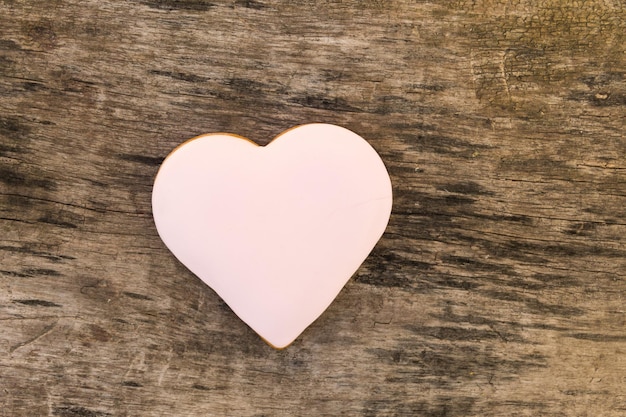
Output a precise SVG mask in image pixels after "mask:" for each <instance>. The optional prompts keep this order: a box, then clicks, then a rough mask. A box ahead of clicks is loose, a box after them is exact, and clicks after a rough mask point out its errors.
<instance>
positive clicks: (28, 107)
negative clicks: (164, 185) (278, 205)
mask: <svg viewBox="0 0 626 417" xmlns="http://www.w3.org/2000/svg"><path fill="white" fill-rule="evenodd" d="M296 3H297V4H296ZM625 45H626V4H624V2H623V1H621V0H608V1H599V0H598V1H571V2H570V1H560V0H551V1H545V2H534V1H530V0H521V1H504V0H502V1H499V0H493V1H487V0H478V1H475V0H473V1H470V0H449V1H428V0H425V1H409V0H401V1H380V0H369V1H354V0H348V1H327V0H322V1H310V0H309V1H302V2H292V1H279V0H267V1H260V0H259V1H255V0H244V1H240V0H237V1H222V0H213V1H210V2H209V1H206V0H132V1H130V0H129V1H121V0H116V1H113V0H111V1H99V0H67V1H60V0H42V1H37V2H35V1H32V2H31V1H20V0H2V1H0V416H7V417H8V416H11V417H13V416H61V417H74V416H83V417H96V416H97V417H101V416H429V417H435V416H448V417H449V416H594V417H596V416H623V415H626V332H625V330H626V306H625V304H624V303H625V297H624V295H625V293H626V272H625V271H626V137H625V133H626V127H625V125H626V121H625V120H626V46H625ZM309 122H328V123H334V124H338V125H342V126H345V127H347V128H349V129H351V130H353V131H355V132H357V133H359V134H361V135H362V136H364V137H365V138H366V139H367V140H368V141H369V142H370V143H371V144H372V146H374V147H375V148H376V149H377V151H378V152H379V153H380V155H381V156H382V158H383V159H384V161H385V163H386V164H387V167H388V169H389V172H390V175H391V178H392V181H393V186H394V193H395V200H394V210H393V214H392V217H391V221H390V224H389V227H388V230H387V233H386V234H385V235H384V237H383V238H382V240H381V241H380V242H379V244H378V245H377V247H376V248H375V249H374V251H373V253H372V254H371V256H370V257H369V258H368V260H367V261H366V262H365V263H364V264H363V266H362V267H361V268H360V269H359V271H358V272H357V273H356V275H355V276H354V277H353V278H352V279H351V280H350V282H349V283H348V285H347V286H346V287H345V288H344V290H343V291H342V292H341V294H340V295H339V297H338V298H337V299H336V300H335V302H334V303H333V304H332V305H331V307H330V308H329V309H328V310H327V311H326V312H325V313H324V315H323V316H322V317H321V318H320V319H319V320H317V321H316V322H315V323H314V324H313V325H312V326H311V327H310V328H309V329H307V330H306V331H305V333H304V334H302V335H301V337H299V338H298V339H297V340H296V342H295V343H294V344H293V345H291V346H290V347H288V348H287V349H285V350H282V351H276V350H274V349H272V348H270V347H269V346H267V345H266V344H265V343H263V342H262V341H261V340H260V339H259V337H258V336H257V335H256V334H255V333H254V332H253V331H251V330H250V329H249V328H248V327H247V326H246V325H245V324H243V323H242V322H241V321H240V320H239V319H238V318H237V317H236V316H235V315H234V314H233V313H232V312H231V311H230V310H229V308H228V307H227V306H226V305H225V304H224V303H223V302H222V301H221V300H220V299H219V297H218V296H217V295H216V294H215V293H214V292H213V291H212V290H211V289H210V288H208V287H207V286H206V285H204V284H203V283H202V282H201V281H200V280H199V279H198V278H196V277H195V276H194V275H192V274H191V273H190V272H189V271H187V270H186V268H185V267H183V266H182V265H181V264H180V263H178V261H177V260H176V259H175V258H174V257H173V256H172V255H171V253H170V252H169V251H168V250H167V248H166V247H165V246H164V245H163V243H162V242H161V240H160V239H159V237H158V235H157V233H156V230H155V227H154V224H153V221H152V216H151V207H150V196H151V187H152V182H153V179H154V176H155V173H156V171H157V169H158V167H159V164H160V163H161V161H162V160H163V158H164V157H165V156H166V155H167V154H168V153H169V152H170V151H171V150H172V149H173V148H174V147H175V146H176V145H178V144H179V143H181V142H183V141H184V140H186V139H188V138H190V137H192V136H195V135H198V134H201V133H206V132H215V131H225V132H233V133H237V134H240V135H243V136H247V137H249V138H250V139H252V140H254V141H256V142H258V143H260V144H265V143H267V142H269V141H270V140H271V138H273V137H274V136H275V135H277V134H279V133H280V132H282V131H283V130H285V129H287V128H290V127H292V126H294V125H297V124H302V123H309Z"/></svg>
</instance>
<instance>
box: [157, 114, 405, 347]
mask: <svg viewBox="0 0 626 417" xmlns="http://www.w3.org/2000/svg"><path fill="white" fill-rule="evenodd" d="M391 205H392V193H391V181H390V179H389V174H388V173H387V170H386V169H385V166H384V164H383V162H382V160H381V159H380V157H379V156H378V154H377V153H376V151H375V150H374V149H373V148H372V147H371V146H370V145H369V144H368V143H367V142H366V141H365V140H364V139H363V138H361V137H360V136H359V135H357V134H355V133H353V132H351V131H349V130H347V129H344V128H342V127H339V126H335V125H329V124H308V125H302V126H298V127H295V128H293V129H290V130H288V131H286V132H284V133H282V134H281V135H279V136H278V137H277V138H275V139H274V140H273V141H272V142H271V143H269V144H268V145H266V146H258V145H256V144H255V143H253V142H251V141H249V140H247V139H244V138H242V137H239V136H235V135H230V134H223V133H216V134H208V135H202V136H199V137H197V138H194V139H191V140H189V141H187V142H185V143H183V144H182V145H180V146H179V147H177V148H176V149H175V150H174V151H173V152H172V153H171V154H170V155H169V156H168V157H167V158H166V159H165V160H164V162H163V164H162V165H161V168H160V169H159V172H158V174H157V176H156V179H155V182H154V188H153V192H152V210H153V215H154V221H155V224H156V227H157V230H158V233H159V235H160V236H161V239H163V242H165V244H166V245H167V247H168V248H169V249H170V250H171V251H172V253H173V254H174V255H175V256H176V258H178V259H179V260H180V261H181V262H182V263H183V264H184V265H185V266H186V267H187V268H189V269H190V270H191V272H193V273H194V274H196V275H197V276H198V277H200V279H202V280H203V281H204V282H205V283H206V284H208V285H209V286H210V287H211V288H212V289H213V290H215V291H216V292H217V293H218V294H219V296H220V297H222V299H223V300H224V301H225V302H226V303H227V304H228V305H229V306H230V308H231V309H232V310H233V311H234V312H235V314H237V316H239V317H240V318H241V319H242V320H243V321H244V322H245V323H247V324H248V325H249V326H250V327H251V328H252V329H254V330H255V331H256V332H257V333H258V334H259V335H260V336H261V337H262V338H263V339H265V340H266V341H267V342H268V343H269V344H270V345H272V346H274V347H276V348H282V347H285V346H287V345H289V344H290V343H291V342H292V341H293V340H294V339H295V338H296V337H298V335H299V334H300V333H302V332H303V331H304V329H306V328H307V327H308V326H309V325H310V324H311V323H312V322H313V321H315V319H317V318H318V317H319V316H320V315H321V314H322V313H323V312H324V310H325V309H326V308H327V307H328V306H329V305H330V303H331V302H332V301H333V300H334V298H335V297H336V296H337V294H338V293H339V291H340V290H341V289H342V288H343V286H344V285H345V283H346V282H347V281H348V280H349V279H350V277H351V276H352V275H353V274H354V272H355V271H356V270H357V269H358V267H359V266H360V265H361V263H363V261H364V260H365V258H366V257H367V256H368V255H369V253H370V252H371V250H372V249H373V248H374V245H375V244H376V242H377V241H378V240H379V239H380V237H381V236H382V234H383V232H384V230H385V228H386V226H387V222H388V221H389V216H390V213H391Z"/></svg>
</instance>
